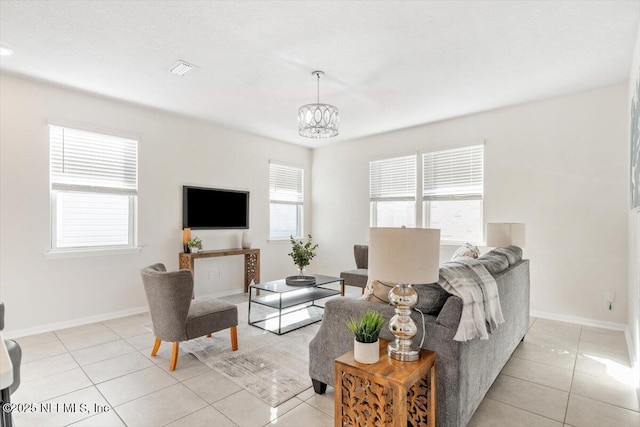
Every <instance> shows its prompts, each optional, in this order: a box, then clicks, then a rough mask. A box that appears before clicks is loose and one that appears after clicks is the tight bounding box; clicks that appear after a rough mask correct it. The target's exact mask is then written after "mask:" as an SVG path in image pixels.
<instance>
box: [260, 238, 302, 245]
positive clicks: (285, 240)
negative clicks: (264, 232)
mask: <svg viewBox="0 0 640 427" xmlns="http://www.w3.org/2000/svg"><path fill="white" fill-rule="evenodd" d="M294 239H296V240H297V239H298V237H294ZM267 242H268V243H275V244H276V245H277V244H281V243H291V239H289V238H288V237H284V238H281V239H277V238H273V239H269V240H267Z"/></svg>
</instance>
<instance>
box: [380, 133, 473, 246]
mask: <svg viewBox="0 0 640 427" xmlns="http://www.w3.org/2000/svg"><path fill="white" fill-rule="evenodd" d="M418 159H421V160H422V163H421V164H418ZM483 163H484V146H483V145H475V146H470V147H462V148H454V149H450V150H442V151H434V152H430V153H423V154H421V156H420V157H418V156H416V155H413V156H404V157H395V158H391V159H383V160H376V161H372V162H370V163H369V179H370V185H369V191H370V214H371V221H370V223H371V226H372V227H401V226H403V225H404V226H407V227H427V228H438V229H440V239H441V241H443V242H450V243H457V242H474V243H480V242H482V240H483V237H482V229H483V227H482V198H483V191H484V189H483V187H484V186H483ZM418 166H420V167H421V168H422V169H421V170H422V173H421V175H422V179H419V175H420V172H418ZM416 194H418V195H420V194H422V204H421V205H420V204H417V203H416Z"/></svg>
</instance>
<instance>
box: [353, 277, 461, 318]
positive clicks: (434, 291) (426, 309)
mask: <svg viewBox="0 0 640 427" xmlns="http://www.w3.org/2000/svg"><path fill="white" fill-rule="evenodd" d="M394 286H395V283H390V282H381V281H379V280H372V281H371V282H370V283H369V284H368V285H367V291H366V292H365V298H366V299H368V300H369V301H373V302H379V303H383V304H389V291H390V290H391V289H393V287H394ZM413 288H414V289H415V290H416V293H417V294H418V303H417V304H416V305H415V308H417V309H418V310H420V311H421V312H423V313H424V314H438V313H439V312H440V310H442V307H443V306H444V304H445V302H447V298H449V296H450V294H449V293H448V292H447V291H445V290H444V289H442V287H441V286H440V285H438V284H437V283H428V284H421V285H413Z"/></svg>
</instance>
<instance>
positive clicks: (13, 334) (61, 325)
mask: <svg viewBox="0 0 640 427" xmlns="http://www.w3.org/2000/svg"><path fill="white" fill-rule="evenodd" d="M240 292H242V290H240ZM238 293H239V292H238V290H237V289H230V290H226V291H220V292H214V293H212V294H208V295H201V296H208V297H213V298H221V297H226V296H229V295H237V294H238ZM146 311H149V308H148V307H147V306H146V305H145V306H143V307H136V308H130V309H127V310H122V311H114V312H111V313H105V314H99V315H97V316H89V317H83V318H80V319H74V320H67V321H64V322H57V323H49V324H46V325H39V326H33V327H31V328H24V329H18V330H15V331H10V330H5V331H2V337H3V338H5V339H14V338H21V337H26V336H28V335H35V334H41V333H44V332H51V331H57V330H59V329H66V328H72V327H74V326H81V325H87V324H89V323H96V322H104V321H105V320H111V319H117V318H119V317H125V316H131V315H134V314H139V313H144V312H146Z"/></svg>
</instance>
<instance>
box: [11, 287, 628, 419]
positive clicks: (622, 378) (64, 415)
mask: <svg viewBox="0 0 640 427" xmlns="http://www.w3.org/2000/svg"><path fill="white" fill-rule="evenodd" d="M348 289H349V288H348ZM350 292H351V296H357V294H354V293H353V291H350ZM225 299H226V300H228V301H230V302H233V303H239V302H242V301H245V300H246V295H237V296H231V297H227V298H225ZM145 323H148V316H147V315H146V314H140V315H135V316H128V317H125V318H121V319H115V320H110V321H107V322H101V323H95V324H91V325H85V326H79V327H75V328H70V329H64V330H59V331H54V332H48V333H44V334H39V335H34V336H30V337H24V338H20V339H18V341H19V343H20V345H21V346H22V349H23V353H24V354H23V357H24V359H23V364H22V374H23V380H22V384H21V386H20V388H19V390H18V391H17V392H16V393H15V394H14V395H13V396H12V401H13V402H14V403H31V402H34V403H35V402H38V403H40V402H44V403H45V404H49V403H50V404H51V412H50V413H42V412H40V411H38V412H36V413H15V415H14V420H15V425H16V426H17V427H25V426H39V427H41V426H66V425H72V426H102V427H106V426H125V425H126V426H145V427H147V426H148V427H153V426H172V427H177V426H189V427H194V426H215V427H225V426H229V427H233V426H239V427H244V426H246V427H258V426H268V425H276V426H278V427H288V426H291V427H300V426H305V427H316V426H317V427H329V426H332V425H333V389H332V388H331V387H329V389H328V391H327V393H326V394H324V395H317V394H315V393H314V392H313V389H312V388H309V389H307V390H306V391H304V392H303V393H301V394H299V395H298V396H296V397H295V398H293V399H291V400H289V401H287V402H285V403H284V404H282V405H280V406H279V407H277V408H272V407H269V406H268V405H266V404H265V403H263V402H262V401H260V400H258V399H257V398H255V397H253V396H252V395H251V394H249V393H247V392H246V391H245V390H243V389H242V388H241V387H239V386H237V385H236V384H234V383H232V382H231V381H229V380H227V379H226V378H224V377H222V376H220V375H218V374H217V373H216V372H214V371H213V370H211V369H210V368H209V367H207V366H206V365H204V364H202V363H201V362H200V361H198V360H197V359H196V358H195V357H193V356H191V355H189V354H186V353H181V354H180V359H179V363H178V369H176V371H174V372H169V371H168V357H169V351H170V346H169V345H167V344H165V345H163V346H162V347H161V350H160V353H159V354H158V357H156V358H153V359H151V358H150V356H149V352H150V348H151V346H152V344H153V336H152V334H151V333H150V332H149V331H148V330H147V329H145V328H144V327H143V326H142V325H143V324H145ZM631 378H632V375H631V369H630V366H629V359H628V353H627V347H626V343H625V339H624V335H623V334H622V333H621V332H617V331H609V330H604V329H598V328H591V327H582V326H579V325H573V324H568V323H562V322H555V321H549V320H544V319H537V320H536V319H532V326H531V329H530V330H529V333H528V334H527V336H526V338H525V340H524V342H522V343H521V344H520V345H519V346H518V348H517V350H516V351H515V353H514V354H513V356H512V357H511V359H510V360H509V362H508V363H507V365H506V366H505V367H504V369H503V370H502V372H501V374H500V375H499V377H498V378H497V379H496V381H495V383H494V384H493V386H492V387H491V389H490V390H489V392H488V393H487V395H486V397H485V399H484V400H483V402H482V403H481V405H480V407H479V408H478V410H477V411H476V413H475V415H474V417H473V419H472V420H471V422H470V424H469V426H472V427H481V426H491V427H497V426H508V427H512V426H534V425H535V426H563V425H564V426H574V427H581V426H598V427H603V426H615V427H621V426H630V427H637V426H640V413H639V406H638V396H637V395H636V391H635V389H634V388H633V386H632V384H631ZM56 405H57V406H56ZM74 405H75V406H74ZM104 408H107V409H108V410H104ZM100 409H102V410H103V412H101V413H100V412H98V411H100Z"/></svg>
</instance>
